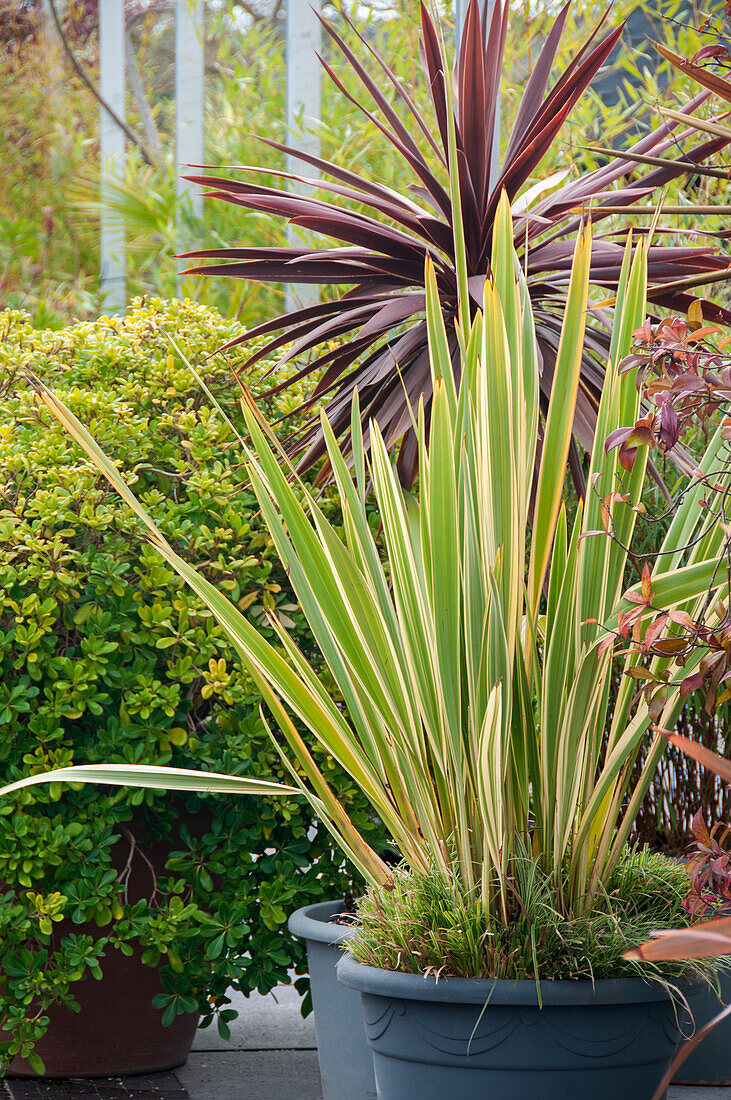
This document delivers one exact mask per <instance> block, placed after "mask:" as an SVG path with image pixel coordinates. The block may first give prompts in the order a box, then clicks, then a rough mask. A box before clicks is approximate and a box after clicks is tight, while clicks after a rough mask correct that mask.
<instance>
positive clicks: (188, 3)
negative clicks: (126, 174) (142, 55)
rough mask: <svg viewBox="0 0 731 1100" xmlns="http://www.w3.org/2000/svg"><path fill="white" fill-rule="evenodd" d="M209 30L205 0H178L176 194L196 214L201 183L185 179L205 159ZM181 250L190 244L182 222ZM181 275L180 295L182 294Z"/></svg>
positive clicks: (200, 211)
mask: <svg viewBox="0 0 731 1100" xmlns="http://www.w3.org/2000/svg"><path fill="white" fill-rule="evenodd" d="M204 75H205V30H204V21H203V0H177V2H176V6H175V160H176V194H177V196H178V199H187V201H188V202H189V203H190V210H191V212H192V213H193V214H194V216H195V217H197V218H201V217H202V216H203V195H202V193H201V189H200V187H198V186H197V185H196V184H194V183H188V182H187V180H184V179H183V175H184V174H188V172H189V169H187V168H186V165H188V164H202V163H203V160H204V113H203V108H204V92H203V78H204ZM178 241H179V245H180V249H179V250H180V251H184V250H185V249H186V248H187V247H189V242H188V241H186V240H185V234H184V231H183V227H182V225H181V224H180V222H179V224H178ZM180 284H181V280H180V279H178V295H180V294H181V285H180Z"/></svg>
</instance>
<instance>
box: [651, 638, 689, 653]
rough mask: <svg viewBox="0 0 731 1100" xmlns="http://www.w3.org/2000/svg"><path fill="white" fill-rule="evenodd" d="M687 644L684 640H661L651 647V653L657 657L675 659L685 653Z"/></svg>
mask: <svg viewBox="0 0 731 1100" xmlns="http://www.w3.org/2000/svg"><path fill="white" fill-rule="evenodd" d="M687 648H688V643H687V641H686V640H685V638H661V639H660V640H659V641H658V642H655V643H654V645H653V646H652V652H653V653H654V654H655V655H656V656H657V657H677V656H679V655H680V654H681V653H685V651H686V650H687Z"/></svg>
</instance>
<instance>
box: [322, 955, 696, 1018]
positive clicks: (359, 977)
mask: <svg viewBox="0 0 731 1100" xmlns="http://www.w3.org/2000/svg"><path fill="white" fill-rule="evenodd" d="M337 975H338V980H339V981H340V982H341V983H342V984H343V985H345V986H347V987H348V988H349V989H356V990H358V992H360V993H370V994H374V995H376V996H383V997H389V998H391V999H396V1000H408V1001H429V1002H443V1003H445V1004H450V1003H452V1004H481V1005H486V1004H488V1003H489V1004H493V1005H523V1006H535V1007H536V1008H538V1007H540V1005H541V1003H542V1004H543V1006H547V1005H549V1006H554V1005H556V1006H560V1005H565V1006H571V1005H592V1004H602V1005H609V1004H638V1003H643V1002H658V1001H664V1000H667V999H668V997H669V996H670V994H669V993H668V992H667V990H666V989H665V988H664V987H663V986H661V985H659V984H658V983H657V982H652V981H647V980H645V979H644V978H640V977H637V978H600V979H599V980H597V981H595V982H592V981H591V979H589V978H579V979H576V980H573V981H571V980H569V981H565V980H564V981H560V980H556V979H545V980H543V981H542V982H541V983H540V987H541V1000H540V1001H539V999H538V990H537V988H536V983H535V981H533V980H531V979H516V980H515V981H507V980H505V979H500V978H440V979H439V981H437V979H436V978H435V977H434V976H433V975H427V976H424V975H423V974H403V973H401V972H399V971H395V970H382V969H379V968H377V967H375V966H366V965H365V964H364V963H360V962H358V961H357V960H356V959H354V958H353V956H352V955H351V954H349V953H348V952H346V953H345V954H343V957H342V958H341V959H340V961H339V962H338V964H337ZM673 984H676V985H677V986H678V987H679V988H682V989H683V992H685V993H687V992H690V983H688V982H687V981H683V980H681V979H678V980H677V981H676V982H675V983H673ZM693 988H695V987H693Z"/></svg>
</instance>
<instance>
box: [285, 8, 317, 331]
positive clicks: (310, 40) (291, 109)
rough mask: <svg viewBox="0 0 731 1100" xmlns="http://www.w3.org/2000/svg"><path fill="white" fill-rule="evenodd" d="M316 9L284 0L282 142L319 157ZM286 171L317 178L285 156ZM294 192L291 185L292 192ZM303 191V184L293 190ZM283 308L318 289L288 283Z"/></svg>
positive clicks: (309, 301) (290, 236)
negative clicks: (284, 126) (284, 125)
mask: <svg viewBox="0 0 731 1100" xmlns="http://www.w3.org/2000/svg"><path fill="white" fill-rule="evenodd" d="M313 8H316V9H317V10H318V11H319V9H320V0H287V52H286V58H287V117H286V122H287V137H286V139H285V140H286V142H287V144H288V145H292V146H294V147H295V148H297V149H302V150H303V151H304V152H307V153H310V154H311V155H312V156H319V154H320V135H319V132H318V130H317V127H318V125H319V122H320V108H321V98H320V88H321V65H320V62H319V60H318V58H317V54H318V53H319V52H320V50H321V49H322V28H321V26H320V21H319V19H318V18H317V15H316V14H315V12H314V11H313ZM286 167H287V171H288V172H294V173H296V174H299V175H307V176H310V177H315V178H316V177H317V174H318V173H317V172H316V171H315V169H314V168H310V167H309V166H308V165H304V164H302V163H301V162H300V161H298V160H296V159H295V158H294V157H287V165H286ZM294 189H295V187H294V185H293V190H294ZM296 190H297V191H299V192H305V193H306V192H307V190H308V189H307V188H306V187H304V186H303V185H300V186H298V187H296ZM287 240H288V241H289V243H290V244H292V245H295V244H297V243H301V242H302V240H303V235H302V233H301V231H298V230H296V229H293V228H291V227H288V228H287ZM285 297H286V308H287V309H288V310H291V309H294V308H296V307H298V306H307V305H314V304H315V302H317V301H318V300H319V297H320V289H319V287H317V286H312V285H310V284H307V283H299V284H291V283H290V284H288V285H287V287H286V290H285Z"/></svg>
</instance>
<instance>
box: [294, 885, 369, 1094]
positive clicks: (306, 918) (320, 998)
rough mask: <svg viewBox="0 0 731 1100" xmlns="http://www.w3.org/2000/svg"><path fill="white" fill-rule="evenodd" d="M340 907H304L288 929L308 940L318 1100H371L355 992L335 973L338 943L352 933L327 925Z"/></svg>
mask: <svg viewBox="0 0 731 1100" xmlns="http://www.w3.org/2000/svg"><path fill="white" fill-rule="evenodd" d="M343 905H344V902H342V901H324V902H320V903H319V904H318V905H306V906H305V907H304V908H303V909H298V910H297V912H296V913H293V914H292V916H291V917H290V918H289V930H290V932H291V933H292V935H293V936H297V937H298V938H299V939H303V940H305V941H306V942H307V962H308V966H309V970H310V983H311V986H312V1004H313V1006H314V1009H315V1030H316V1032H317V1056H318V1059H319V1062H320V1077H321V1079H322V1094H323V1100H376V1083H375V1080H374V1077H373V1058H372V1055H371V1052H370V1048H369V1046H368V1043H367V1041H366V1036H365V1029H364V1027H363V1013H362V1011H361V1007H360V994H359V993H356V992H355V990H352V989H347V988H346V987H345V986H344V985H341V984H340V982H338V979H337V974H336V969H335V968H336V966H337V963H338V960H339V959H340V958H341V957H342V950H341V947H340V945H341V944H342V943H344V941H345V940H346V939H348V937H349V936H352V935H353V929H351V928H347V927H346V926H344V925H341V924H330V923H329V921H330V918H331V917H334V916H335V915H336V914H337V913H339V912H341V911H342V909H343Z"/></svg>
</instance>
